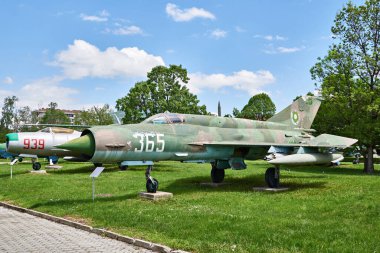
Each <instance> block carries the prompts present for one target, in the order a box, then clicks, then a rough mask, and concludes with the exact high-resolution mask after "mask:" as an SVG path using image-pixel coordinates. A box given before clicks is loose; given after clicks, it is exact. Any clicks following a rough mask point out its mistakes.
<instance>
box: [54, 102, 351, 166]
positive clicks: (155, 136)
mask: <svg viewBox="0 0 380 253" xmlns="http://www.w3.org/2000/svg"><path fill="white" fill-rule="evenodd" d="M320 103H321V100H320V99H318V98H317V97H301V98H299V99H298V100H296V101H295V102H293V103H292V104H291V105H290V106H288V107H287V108H285V109H284V110H283V111H281V112H280V113H278V114H276V115H274V116H273V117H272V118H270V119H269V120H268V121H254V120H247V119H238V118H225V117H216V116H204V115H189V114H174V113H163V114H158V115H155V116H152V117H150V118H148V119H147V120H145V121H143V122H141V123H139V124H130V125H120V126H98V127H92V128H89V129H86V130H85V131H83V132H82V137H81V138H78V139H74V140H72V141H70V142H68V143H65V144H63V145H60V146H58V147H59V148H62V149H68V150H71V151H73V152H74V153H75V152H76V154H75V156H80V157H82V158H86V159H88V160H90V161H92V162H94V163H114V162H117V163H121V162H124V161H162V160H175V161H193V162H215V163H216V167H217V168H218V169H226V168H230V167H231V168H233V169H244V168H245V164H244V160H245V159H247V160H255V159H261V158H263V157H264V156H265V155H266V154H267V153H268V150H269V149H270V148H271V147H275V149H277V150H278V149H283V150H284V151H283V152H282V153H285V154H286V155H289V154H305V153H318V154H319V149H320V148H330V147H338V148H346V147H348V146H350V145H352V144H353V143H355V142H356V141H357V140H355V139H350V138H345V137H340V136H333V135H327V134H323V135H320V136H318V137H314V136H312V135H311V133H312V132H313V130H312V129H310V127H311V124H312V122H313V119H314V117H315V115H316V113H317V111H318V108H319V106H320ZM300 147H302V149H300ZM300 150H301V152H300ZM322 156H323V155H322ZM301 157H302V156H301ZM315 157H316V158H315V159H317V160H319V156H315ZM323 157H324V159H325V160H329V159H330V162H331V161H332V160H334V159H335V158H336V156H333V155H326V156H323ZM275 160H276V159H275V158H274V159H273V161H275ZM308 161H309V160H308ZM324 162H326V161H324ZM290 163H291V162H290ZM290 163H289V161H288V162H287V164H290ZM295 164H297V163H295ZM305 164H309V162H307V161H306V163H305ZM311 164H313V163H311ZM314 164H315V163H314Z"/></svg>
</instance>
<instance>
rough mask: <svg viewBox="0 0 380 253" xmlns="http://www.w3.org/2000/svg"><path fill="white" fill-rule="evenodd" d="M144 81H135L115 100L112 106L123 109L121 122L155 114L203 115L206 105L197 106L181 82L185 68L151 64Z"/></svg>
mask: <svg viewBox="0 0 380 253" xmlns="http://www.w3.org/2000/svg"><path fill="white" fill-rule="evenodd" d="M147 77H148V79H147V80H146V81H141V82H137V83H136V84H135V86H134V87H133V88H131V90H130V91H129V93H128V94H127V96H125V97H122V98H120V99H118V100H117V101H116V108H117V109H118V110H120V111H124V112H125V116H124V118H123V122H124V123H137V122H141V121H142V120H144V119H146V118H147V117H150V116H152V115H154V114H156V113H162V112H165V111H169V112H177V113H193V114H206V113H207V111H206V106H204V105H202V106H199V105H198V103H199V100H198V98H197V96H196V95H194V94H192V93H190V91H189V89H188V88H187V87H186V86H185V85H184V84H186V83H188V81H189V78H188V76H187V70H186V69H184V68H182V66H181V65H180V66H177V65H170V66H169V67H165V66H157V67H154V68H153V69H152V70H151V71H150V72H149V73H148V75H147Z"/></svg>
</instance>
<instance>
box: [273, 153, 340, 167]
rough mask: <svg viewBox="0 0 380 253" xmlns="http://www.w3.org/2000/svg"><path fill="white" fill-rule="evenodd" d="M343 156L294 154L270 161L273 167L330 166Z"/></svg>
mask: <svg viewBox="0 0 380 253" xmlns="http://www.w3.org/2000/svg"><path fill="white" fill-rule="evenodd" d="M342 158H343V156H342V155H341V154H322V153H312V154H294V155H287V156H283V157H279V158H276V159H273V160H271V161H269V163H270V164H273V165H293V166H297V165H322V164H329V163H331V162H333V161H336V160H340V159H342Z"/></svg>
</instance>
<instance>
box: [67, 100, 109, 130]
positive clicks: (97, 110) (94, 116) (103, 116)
mask: <svg viewBox="0 0 380 253" xmlns="http://www.w3.org/2000/svg"><path fill="white" fill-rule="evenodd" d="M111 113H112V112H111V110H110V107H109V105H108V104H105V105H104V106H102V107H98V106H93V107H92V108H91V109H89V110H85V111H81V112H80V113H78V114H77V115H76V116H75V120H74V124H76V125H88V126H95V125H110V124H112V123H113V118H112V115H111Z"/></svg>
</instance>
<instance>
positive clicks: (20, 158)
mask: <svg viewBox="0 0 380 253" xmlns="http://www.w3.org/2000/svg"><path fill="white" fill-rule="evenodd" d="M12 160H13V159H12ZM17 160H18V161H19V162H20V163H21V162H22V160H23V158H22V157H19V158H18V159H17Z"/></svg>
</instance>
